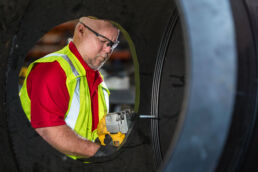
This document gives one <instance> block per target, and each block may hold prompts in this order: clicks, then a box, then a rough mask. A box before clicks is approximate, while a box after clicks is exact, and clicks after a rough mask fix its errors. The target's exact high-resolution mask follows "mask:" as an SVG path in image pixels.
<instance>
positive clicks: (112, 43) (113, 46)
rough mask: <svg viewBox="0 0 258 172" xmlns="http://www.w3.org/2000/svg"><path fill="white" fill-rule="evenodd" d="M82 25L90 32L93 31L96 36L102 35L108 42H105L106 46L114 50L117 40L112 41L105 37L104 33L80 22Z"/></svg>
mask: <svg viewBox="0 0 258 172" xmlns="http://www.w3.org/2000/svg"><path fill="white" fill-rule="evenodd" d="M80 23H81V24H82V25H83V26H84V27H86V28H87V29H88V30H89V31H91V32H92V33H94V34H95V35H96V36H97V37H102V38H104V39H106V40H107V41H108V43H107V44H106V45H107V46H108V47H111V49H112V50H114V49H115V48H116V47H117V46H118V44H119V41H116V42H113V41H111V40H110V39H108V38H107V37H105V36H104V35H101V34H100V33H98V32H96V31H94V30H93V29H91V28H90V27H89V26H87V25H86V24H84V23H83V22H80Z"/></svg>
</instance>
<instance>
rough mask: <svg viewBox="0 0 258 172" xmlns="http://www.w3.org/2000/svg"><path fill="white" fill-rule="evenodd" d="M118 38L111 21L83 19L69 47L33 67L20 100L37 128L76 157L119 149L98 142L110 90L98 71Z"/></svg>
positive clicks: (48, 138)
mask: <svg viewBox="0 0 258 172" xmlns="http://www.w3.org/2000/svg"><path fill="white" fill-rule="evenodd" d="M118 35H119V30H118V29H117V28H116V27H114V25H113V24H111V23H110V22H108V21H105V20H96V19H91V18H88V17H82V18H80V19H79V22H78V24H77V25H76V27H75V31H74V36H73V41H71V42H70V43H69V45H67V46H66V47H64V48H63V49H62V50H59V51H57V52H55V53H51V54H49V55H47V56H45V57H43V58H41V59H39V60H37V61H36V62H34V63H33V64H31V65H30V66H29V68H28V74H27V77H26V79H25V81H24V85H23V87H22V88H21V91H20V99H21V104H22V106H23V109H24V111H25V113H26V115H27V117H28V119H29V120H30V122H31V125H32V127H33V128H35V130H36V131H37V133H38V134H39V135H40V136H42V137H43V138H44V139H45V140H46V141H47V142H48V143H49V144H50V145H52V146H53V147H54V148H56V149H57V150H59V151H60V152H63V153H64V154H67V155H69V156H70V157H72V158H74V159H77V158H80V157H82V158H85V157H92V156H95V157H97V156H99V155H108V154H110V153H112V152H113V151H114V149H115V148H113V147H109V146H105V147H103V146H100V145H98V144H96V143H94V142H93V141H94V140H95V139H96V138H97V131H96V128H97V125H98V122H99V120H100V119H101V118H102V117H103V116H104V115H105V114H107V112H108V94H109V91H108V89H107V88H106V87H105V84H104V82H103V78H102V76H101V75H100V73H99V72H98V70H99V69H100V68H101V66H102V65H103V64H104V63H105V62H106V61H107V60H108V58H109V57H110V55H111V53H112V51H113V50H114V48H115V47H116V46H117V44H118V41H117V38H118Z"/></svg>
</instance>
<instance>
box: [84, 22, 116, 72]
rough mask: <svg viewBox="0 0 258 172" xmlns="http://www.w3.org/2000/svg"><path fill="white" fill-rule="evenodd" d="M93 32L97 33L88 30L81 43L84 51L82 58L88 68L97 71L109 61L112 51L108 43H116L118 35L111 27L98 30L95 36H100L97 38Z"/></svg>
mask: <svg viewBox="0 0 258 172" xmlns="http://www.w3.org/2000/svg"><path fill="white" fill-rule="evenodd" d="M85 29H87V28H85ZM90 29H91V28H90ZM94 32H97V31H94V30H93V32H92V31H91V30H89V29H88V32H87V35H86V36H85V38H84V40H83V42H82V44H83V47H84V50H85V51H84V53H83V54H82V56H83V59H84V60H85V61H86V63H87V64H88V66H89V67H90V68H92V69H93V70H99V69H100V68H101V67H102V66H103V64H104V63H105V62H106V61H107V60H108V59H109V57H110V56H111V53H112V51H113V49H112V47H111V46H109V45H108V43H110V41H112V42H116V41H117V37H118V34H119V33H118V30H117V29H116V28H114V27H113V26H109V27H105V28H103V29H100V30H99V31H98V32H97V34H100V35H101V36H97V35H96V33H94ZM102 36H104V37H102Z"/></svg>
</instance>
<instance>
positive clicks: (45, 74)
mask: <svg viewBox="0 0 258 172" xmlns="http://www.w3.org/2000/svg"><path fill="white" fill-rule="evenodd" d="M27 90H28V94H29V97H30V99H31V125H32V127H33V128H41V127H50V126H58V125H64V124H65V121H64V115H65V113H66V111H67V109H68V104H69V94H68V90H67V87H66V75H65V72H64V71H63V69H62V68H61V66H60V65H59V63H58V62H51V63H40V64H37V65H36V66H35V67H34V68H33V70H32V71H31V73H30V74H29V76H28V79H27Z"/></svg>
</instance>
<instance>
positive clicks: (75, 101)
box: [19, 45, 110, 159]
mask: <svg viewBox="0 0 258 172" xmlns="http://www.w3.org/2000/svg"><path fill="white" fill-rule="evenodd" d="M53 61H57V62H58V63H59V64H60V66H61V67H62V69H63V70H64V72H65V74H66V77H67V79H66V87H67V89H68V93H69V96H70V101H69V106H68V110H67V112H66V114H65V122H66V124H67V125H68V126H70V127H71V128H72V129H73V130H74V131H75V132H76V133H77V134H78V135H80V136H82V137H83V138H86V139H87V140H90V141H94V140H95V139H96V138H97V137H98V135H97V130H96V129H95V130H94V131H92V111H91V97H90V92H89V87H88V82H87V78H86V71H85V69H84V67H83V66H82V64H81V63H80V61H79V60H78V59H77V57H76V56H75V55H74V54H73V53H72V52H71V51H70V49H69V47H68V45H67V46H65V47H64V48H63V49H61V50H59V51H57V52H54V53H51V54H49V55H47V56H45V57H42V58H40V59H38V60H36V61H35V62H33V63H32V64H30V66H29V67H28V72H27V75H26V78H25V80H24V84H23V86H22V88H21V90H20V93H19V96H20V100H21V104H22V107H23V110H24V112H25V114H26V116H27V118H28V119H29V120H30V119H31V101H30V98H29V95H28V92H27V84H26V83H27V77H28V75H29V73H30V71H31V70H32V68H33V66H34V65H35V64H36V63H45V62H53ZM109 94H110V92H109V90H108V89H107V87H106V85H105V83H104V82H102V83H101V84H100V85H99V86H98V108H99V109H98V111H99V120H100V119H102V117H103V116H104V115H105V114H107V113H108V110H109V109H108V107H109ZM68 156H70V155H68ZM70 157H71V158H73V159H77V157H76V156H70Z"/></svg>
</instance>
